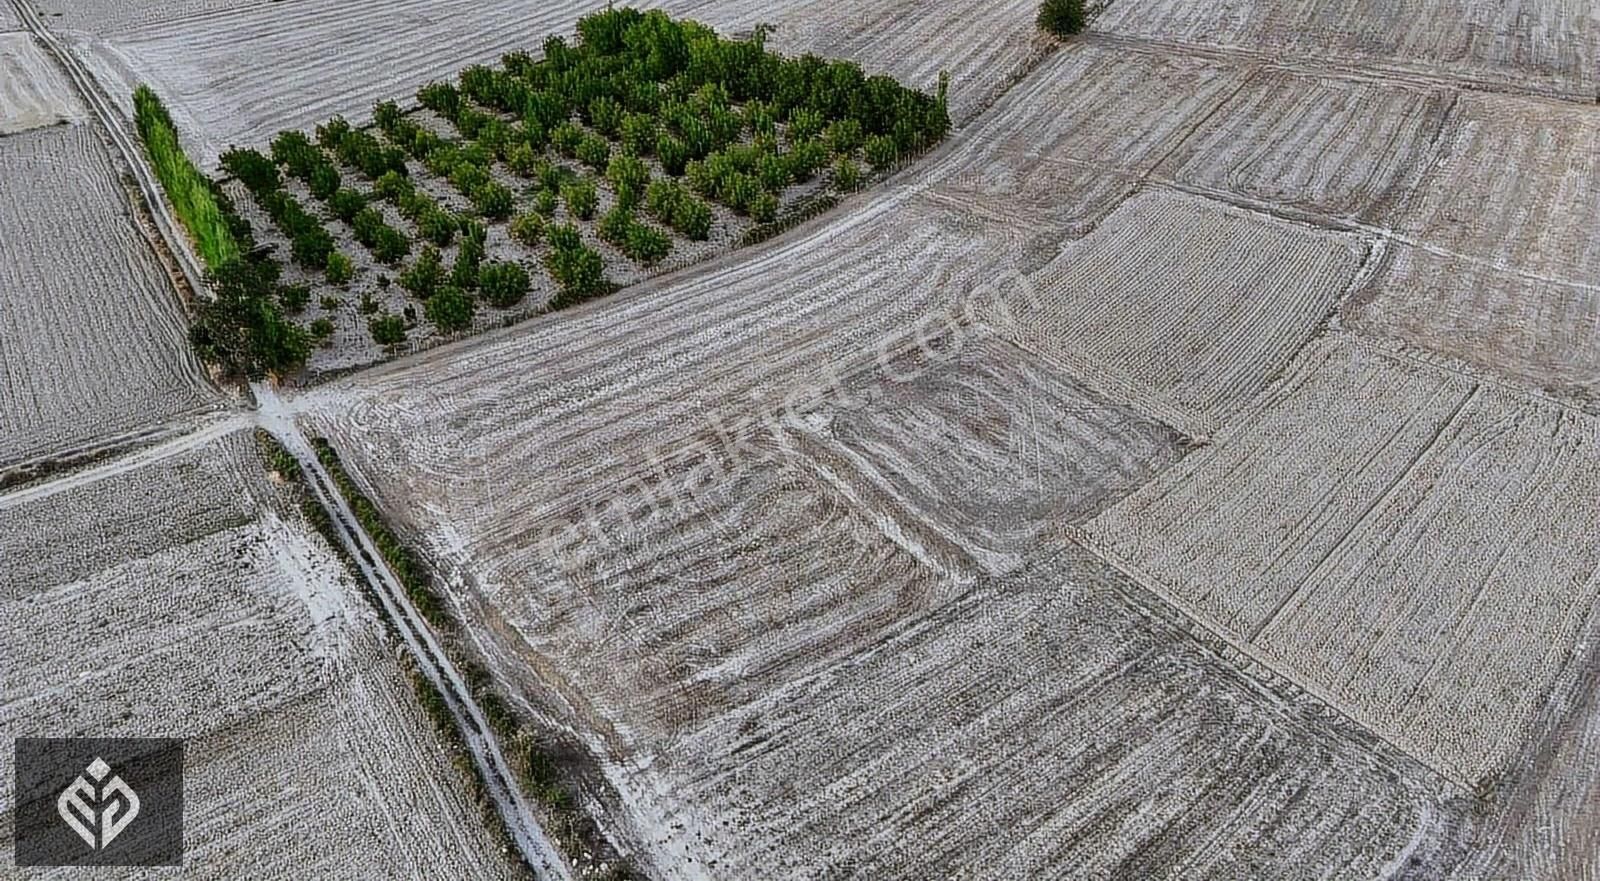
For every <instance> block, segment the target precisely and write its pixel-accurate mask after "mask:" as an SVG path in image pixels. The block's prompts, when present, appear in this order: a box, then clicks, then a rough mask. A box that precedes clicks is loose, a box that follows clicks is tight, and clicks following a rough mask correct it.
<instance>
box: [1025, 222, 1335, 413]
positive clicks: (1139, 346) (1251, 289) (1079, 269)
mask: <svg viewBox="0 0 1600 881" xmlns="http://www.w3.org/2000/svg"><path fill="white" fill-rule="evenodd" d="M1365 251H1366V248H1365V246H1364V245H1363V243H1362V242H1361V241H1360V240H1359V239H1357V238H1355V237H1354V236H1348V235H1342V234H1337V233H1330V232H1327V231H1324V230H1320V229H1315V228H1312V227H1306V226H1300V225H1297V224H1292V223H1289V222H1286V221H1281V220H1276V219H1273V218H1270V217H1267V216H1265V215H1258V214H1254V213H1251V212H1247V211H1244V210H1241V209H1236V208H1231V207H1227V206H1222V205H1219V204H1217V203H1216V202H1213V201H1210V200H1204V199H1199V198H1195V197H1190V196H1182V195H1175V194H1171V193H1165V192H1152V193H1148V194H1144V195H1140V196H1137V197H1135V198H1133V199H1130V200H1129V201H1127V202H1125V203H1123V204H1122V205H1121V206H1119V207H1118V208H1117V210H1116V211H1114V212H1112V213H1111V214H1110V215H1109V216H1107V218H1106V219H1105V221H1104V222H1102V223H1101V224H1100V226H1099V227H1097V228H1096V229H1095V231H1094V232H1093V233H1091V234H1090V235H1088V236H1086V237H1085V238H1083V239H1080V240H1078V241H1076V242H1073V243H1071V244H1069V245H1068V246H1067V247H1066V248H1064V249H1063V250H1062V251H1061V254H1060V256H1058V257H1057V258H1056V259H1055V260H1054V261H1052V262H1051V263H1050V264H1049V265H1047V266H1045V267H1044V268H1043V269H1041V270H1039V271H1038V272H1036V273H1034V275H1033V276H1032V279H1031V282H1032V284H1031V288H1030V289H1025V290H1020V291H1016V292H1013V293H1011V294H1009V295H1008V297H1007V299H1006V301H1005V302H1004V309H1003V311H1004V312H1005V313H1006V314H1002V315H997V316H996V317H995V318H994V321H995V322H996V324H997V326H999V327H1001V328H1003V330H1002V332H1003V333H1004V334H1005V335H1006V336H1007V337H1008V338H1010V339H1011V340H1013V341H1014V342H1016V343H1018V344H1019V345H1021V346H1023V347H1024V348H1027V349H1029V350H1031V351H1034V352H1037V353H1039V354H1041V355H1044V356H1045V357H1047V358H1049V359H1051V360H1054V361H1056V362H1058V363H1060V364H1063V365H1065V366H1066V367H1067V368H1068V369H1069V370H1070V371H1071V372H1072V373H1073V374H1074V376H1075V377H1076V378H1079V379H1081V380H1084V381H1086V382H1087V383H1088V384H1089V385H1090V386H1092V387H1094V388H1095V389H1096V390H1097V391H1099V392H1100V393H1102V394H1105V395H1106V396H1107V397H1110V398H1111V399H1113V400H1118V401H1128V402H1131V403H1133V404H1134V405H1135V406H1136V407H1138V408H1139V409H1140V410H1142V411H1143V412H1146V413H1148V414H1150V415H1153V416H1155V417H1156V418H1158V419H1160V420H1162V421H1164V422H1166V423H1168V424H1169V425H1172V426H1174V427H1176V428H1178V429H1180V430H1182V431H1184V432H1185V433H1187V434H1190V435H1192V436H1197V437H1204V436H1208V435H1210V434H1211V433H1212V432H1214V431H1216V430H1217V428H1218V427H1219V426H1220V425H1221V424H1222V423H1223V422H1224V421H1225V420H1226V418H1227V417H1228V416H1229V415H1230V414H1231V413H1232V412H1233V411H1234V410H1235V409H1237V408H1238V407H1239V406H1240V405H1242V404H1243V403H1244V402H1245V401H1247V400H1248V399H1249V398H1250V397H1251V396H1252V395H1253V394H1254V393H1255V392H1256V391H1257V390H1259V389H1260V388H1261V386H1262V385H1263V384H1264V383H1265V382H1266V379H1267V377H1269V376H1270V375H1271V374H1272V373H1273V372H1274V371H1276V370H1278V369H1279V368H1280V367H1281V366H1282V365H1283V364H1285V363H1287V361H1288V360H1289V358H1290V357H1291V356H1292V355H1293V353H1294V351H1295V350H1296V349H1297V348H1299V346H1300V345H1301V344H1302V343H1304V342H1305V340H1306V339H1307V338H1308V337H1310V336H1311V334H1312V332H1313V331H1314V330H1315V328H1316V327H1317V326H1318V325H1319V324H1321V322H1322V320H1323V318H1324V317H1325V316H1327V315H1328V314H1329V313H1330V312H1331V311H1332V310H1333V308H1334V304H1335V303H1337V302H1338V299H1339V297H1340V295H1341V294H1342V293H1344V291H1345V290H1346V289H1347V288H1348V287H1349V286H1350V285H1351V283H1352V282H1353V281H1354V280H1355V278H1356V276H1357V274H1358V272H1359V270H1360V268H1361V265H1362V262H1363V259H1364V258H1365Z"/></svg>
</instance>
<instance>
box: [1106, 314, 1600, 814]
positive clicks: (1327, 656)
mask: <svg viewBox="0 0 1600 881" xmlns="http://www.w3.org/2000/svg"><path fill="white" fill-rule="evenodd" d="M1596 429H1597V425H1596V424H1595V423H1594V421H1593V420H1592V419H1589V418H1587V417H1583V416H1580V415H1578V414H1576V413H1573V412H1571V411H1567V410H1564V409H1562V408H1560V407H1558V406H1556V405H1553V404H1549V403H1546V402H1542V401H1539V400H1536V399H1532V398H1528V397H1524V396H1521V395H1518V394H1516V393H1512V392H1508V391H1504V390H1501V389H1498V388H1494V387H1490V386H1486V385H1480V384H1477V383H1474V382H1472V381H1471V380H1469V379H1466V378H1464V377H1461V376H1457V375H1455V374H1451V373H1447V372H1444V371H1441V370H1438V369H1435V368H1433V367H1430V366H1426V365H1422V364H1419V363H1415V362H1411V361H1408V360H1405V359H1401V358H1397V357H1395V356H1390V355H1387V354H1383V353H1380V352H1379V351H1377V350H1375V349H1371V348H1369V347H1367V346H1365V345H1363V344H1360V343H1358V342H1356V341H1354V340H1352V339H1351V338H1348V337H1335V338H1333V339H1330V340H1326V341H1322V342H1319V343H1318V344H1317V345H1316V346H1314V347H1312V348H1310V349H1308V351H1307V352H1306V353H1305V354H1304V355H1303V356H1302V359H1301V361H1300V363H1299V364H1298V365H1297V368H1296V370H1295V372H1294V374H1293V376H1292V377H1291V378H1289V379H1286V380H1285V381H1284V382H1283V383H1282V384H1281V385H1279V386H1277V387H1275V388H1274V389H1273V393H1272V396H1271V399H1270V401H1269V403H1268V404H1267V405H1266V406H1265V407H1264V408H1263V409H1262V410H1261V411H1260V412H1259V413H1257V414H1255V415H1254V416H1252V417H1251V418H1249V419H1248V420H1246V421H1245V422H1244V423H1242V424H1241V425H1239V426H1238V427H1237V428H1235V429H1231V430H1229V431H1228V432H1226V433H1225V434H1224V435H1222V436H1220V437H1219V438H1218V440H1217V443H1216V445H1215V446H1214V447H1213V448H1211V449H1209V450H1206V451H1205V452H1203V453H1199V454H1196V455H1194V456H1191V457H1189V458H1188V459H1187V460H1185V462H1184V463H1183V464H1182V465H1180V466H1179V467H1177V468H1174V469H1172V470H1171V471H1169V472H1167V474H1165V475H1163V476H1162V477H1161V478H1159V479H1157V480H1156V481H1154V482H1153V483H1151V484H1149V485H1148V486H1146V487H1144V488H1143V489H1141V490H1139V491H1137V492H1135V493H1134V494H1132V495H1130V496H1129V497H1128V498H1126V499H1125V500H1123V501H1122V502H1121V503H1120V504H1118V505H1117V506H1115V507H1113V508H1112V509H1111V510H1109V511H1108V512H1107V513H1105V514H1102V515H1101V516H1100V517H1098V518H1097V519H1095V520H1094V521H1093V522H1091V524H1090V525H1089V527H1088V533H1089V535H1091V536H1092V537H1093V539H1094V540H1095V541H1096V542H1098V543H1100V544H1102V545H1103V546H1105V547H1106V548H1107V549H1108V550H1109V551H1110V552H1111V553H1112V554H1114V555H1115V556H1116V557H1118V558H1120V559H1122V560H1125V561H1127V562H1128V563H1129V564H1130V565H1131V566H1133V567H1134V568H1136V569H1137V570H1139V571H1141V572H1143V573H1147V574H1148V576H1149V577H1150V578H1151V579H1153V581H1154V583H1156V584H1158V585H1160V586H1161V589H1162V590H1163V591H1164V592H1165V593H1166V594H1167V595H1168V598H1169V599H1170V600H1171V601H1172V602H1173V603H1175V604H1176V605H1178V606H1180V607H1181V608H1184V609H1185V610H1188V611H1189V612H1191V613H1192V614H1194V615H1195V616H1196V617H1198V618H1200V619H1201V620H1202V621H1206V622H1208V623H1209V624H1210V625H1211V626H1213V627H1215V628H1216V629H1217V630H1218V631H1219V632H1221V633H1223V634H1226V635H1227V636H1228V637H1229V638H1230V639H1232V640H1234V641H1236V642H1238V643H1240V644H1242V645H1246V646H1248V647H1249V648H1250V650H1251V651H1252V652H1254V653H1256V654H1258V655H1259V656H1260V657H1262V658H1264V659H1265V660H1267V661H1268V662H1269V663H1271V664H1272V665H1274V666H1275V667H1277V668H1278V669H1280V670H1284V671H1286V672H1287V673H1289V674H1290V675H1291V676H1293V677H1294V678H1295V679H1296V680H1297V681H1303V682H1305V683H1308V684H1309V685H1310V687H1311V688H1312V690H1313V691H1315V692H1316V693H1318V694H1320V695H1322V696H1324V697H1325V698H1326V699H1328V700H1329V701H1330V702H1331V703H1332V704H1333V705H1334V706H1337V707H1339V708H1341V709H1342V710H1344V711H1345V712H1347V713H1349V714H1350V715H1351V716H1353V717H1354V718H1355V719H1357V720H1358V721H1360V722H1361V723H1362V724H1364V725H1367V726H1368V727H1370V728H1371V729H1372V730H1374V731H1377V732H1379V733H1380V734H1382V735H1383V736H1384V737H1386V738H1388V739H1390V740H1391V741H1393V742H1395V743H1397V744H1401V745H1403V746H1404V747H1405V748H1406V749H1408V750H1411V751H1413V752H1414V753H1415V754H1416V755H1418V756H1419V757H1421V758H1422V759H1424V760H1425V761H1427V762H1428V763H1429V764H1430V765H1432V766H1433V767H1435V768H1438V769H1440V770H1441V771H1443V772H1444V773H1446V774H1448V775H1450V776H1451V777H1452V778H1454V779H1456V780H1458V781H1460V782H1463V783H1465V784H1473V783H1476V782H1477V781H1479V780H1482V779H1484V778H1486V777H1489V776H1492V775H1494V774H1496V773H1497V772H1499V771H1500V770H1501V769H1502V768H1503V767H1504V766H1505V765H1506V763H1507V761H1508V759H1509V758H1510V756H1511V755H1512V754H1513V753H1514V752H1515V751H1516V750H1517V749H1518V747H1519V746H1520V744H1521V743H1522V742H1523V740H1524V739H1525V737H1526V736H1527V734H1528V732H1529V729H1530V726H1531V724H1532V716H1533V713H1534V712H1535V711H1536V710H1537V708H1538V707H1540V706H1541V705H1542V704H1543V701H1544V699H1545V696H1546V694H1547V692H1548V690H1549V688H1550V687H1551V685H1552V683H1553V681H1554V679H1555V677H1556V676H1557V675H1558V673H1559V672H1560V671H1561V669H1562V667H1563V665H1565V664H1566V663H1567V659H1568V657H1569V653H1570V652H1571V651H1572V650H1573V647H1574V644H1575V642H1576V640H1577V638H1578V636H1579V627H1580V625H1581V624H1582V622H1584V621H1585V620H1586V619H1587V617H1588V615H1589V613H1590V610H1591V608H1592V607H1593V605H1594V603H1595V598H1596V594H1597V593H1600V577H1597V575H1596V573H1597V571H1600V568H1597V567H1600V549H1597V548H1596V547H1595V545H1594V542H1593V536H1594V535H1595V534H1596V532H1597V530H1600V456H1597V455H1596V452H1597V450H1596V444H1597V442H1600V432H1597V430H1596ZM1486 514H1489V516H1485V515H1486Z"/></svg>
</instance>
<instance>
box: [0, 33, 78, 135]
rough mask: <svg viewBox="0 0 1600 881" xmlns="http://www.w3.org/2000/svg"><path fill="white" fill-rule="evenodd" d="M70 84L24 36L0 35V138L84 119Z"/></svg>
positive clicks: (33, 43) (31, 41)
mask: <svg viewBox="0 0 1600 881" xmlns="http://www.w3.org/2000/svg"><path fill="white" fill-rule="evenodd" d="M85 116H86V114H85V112H84V109H83V104H82V103H81V102H80V101H79V100H78V96H77V93H76V92H74V91H73V90H72V83H71V82H69V81H68V80H67V76H66V74H64V73H62V72H61V69H60V68H59V67H57V66H56V63H55V62H54V61H53V60H51V59H50V57H49V56H47V55H45V54H44V50H42V49H40V48H39V44H38V43H36V42H34V39H33V37H31V36H29V35H28V34H21V33H18V34H0V136H3V135H10V134H15V133H16V132H21V131H27V130H28V129H30V128H38V127H40V126H45V125H55V124H56V123H58V122H69V121H74V120H80V119H83V118H85Z"/></svg>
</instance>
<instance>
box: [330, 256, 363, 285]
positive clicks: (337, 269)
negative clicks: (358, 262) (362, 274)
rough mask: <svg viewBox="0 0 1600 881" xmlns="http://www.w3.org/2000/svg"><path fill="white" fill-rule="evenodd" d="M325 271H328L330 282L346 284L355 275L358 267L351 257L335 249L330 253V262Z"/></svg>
mask: <svg viewBox="0 0 1600 881" xmlns="http://www.w3.org/2000/svg"><path fill="white" fill-rule="evenodd" d="M323 271H324V272H326V273H327V276H328V284H335V285H345V284H349V283H350V279H352V278H354V277H355V274H356V267H355V264H354V263H352V262H350V258H349V257H346V256H345V255H343V254H341V253H339V252H338V251H334V252H333V253H331V254H329V255H328V264H327V266H325V267H324V268H323Z"/></svg>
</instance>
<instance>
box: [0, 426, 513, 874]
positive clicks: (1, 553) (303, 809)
mask: <svg viewBox="0 0 1600 881" xmlns="http://www.w3.org/2000/svg"><path fill="white" fill-rule="evenodd" d="M207 437H208V436H207V435H198V436H196V437H195V438H194V439H193V440H190V439H188V438H186V439H184V440H183V441H179V442H172V443H170V444H168V445H166V447H165V448H164V450H163V451H162V452H161V453H160V455H152V456H150V457H148V458H146V459H145V460H142V461H141V462H128V461H127V460H123V461H121V462H114V463H111V464H108V465H104V466H99V467H97V468H96V469H92V470H90V471H88V472H83V473H80V474H78V475H74V476H73V477H72V478H70V479H66V480H61V481H57V482H55V483H53V484H48V485H44V486H42V487H38V488H34V489H30V490H25V491H22V492H20V493H13V494H11V495H7V496H0V583H4V584H5V585H6V588H5V590H4V593H3V595H0V632H3V633H4V635H5V636H4V641H5V644H6V645H7V646H9V647H10V648H9V649H8V651H7V652H6V653H5V656H4V660H3V661H0V727H3V728H4V729H5V730H6V731H7V732H8V733H11V734H13V735H16V736H22V735H52V736H74V735H95V736H121V735H126V736H138V735H161V736H179V737H184V738H186V739H187V741H188V747H187V750H186V756H185V761H186V768H185V774H186V778H187V781H186V786H187V790H188V797H187V798H186V811H187V815H186V817H185V822H186V825H187V840H188V841H189V843H190V847H189V849H188V850H187V852H186V864H187V867H188V869H189V870H190V871H191V872H193V873H195V874H197V875H199V876H202V877H229V876H232V875H234V874H236V870H237V868H238V866H240V865H249V866H251V867H252V869H253V871H256V872H259V873H260V874H262V875H263V876H273V875H276V874H278V873H286V874H302V873H305V874H310V875H313V876H318V875H327V874H339V873H340V872H342V871H344V870H345V869H347V868H348V867H349V866H350V865H356V864H359V865H363V866H368V867H372V869H373V870H374V871H377V872H379V873H380V874H383V875H385V876H403V875H406V876H408V875H418V874H434V873H437V872H454V871H457V870H460V871H465V872H468V873H469V874H471V875H473V876H474V877H491V878H492V877H500V878H511V877H517V876H516V875H515V873H514V872H513V871H512V868H511V867H510V866H508V865H507V864H506V863H505V862H504V861H503V860H502V859H501V858H500V857H499V856H498V854H499V849H498V847H497V846H496V845H495V844H494V843H493V841H492V839H490V838H489V836H488V834H487V833H486V832H485V829H484V827H483V825H482V821H481V819H480V816H479V813H478V810H477V808H476V807H475V806H473V805H472V804H471V803H470V802H469V801H468V800H467V797H466V794H465V793H466V789H465V787H464V785H463V783H462V781H461V780H460V779H459V778H457V777H456V776H455V775H456V773H457V772H456V771H455V769H454V768H453V767H452V765H451V763H450V760H449V758H448V756H447V755H446V754H445V753H444V751H443V750H442V749H441V748H440V746H439V745H438V742H437V740H436V739H435V738H434V736H433V733H432V729H431V727H429V726H428V725H427V722H426V719H425V718H424V717H423V715H422V711H421V710H420V709H419V708H418V706H417V704H416V700H415V698H414V697H413V695H412V693H411V686H410V685H409V684H408V683H407V682H406V681H405V679H404V678H403V677H402V675H401V673H400V671H399V670H398V669H397V668H396V667H395V666H394V661H393V649H392V648H390V647H388V646H386V645H385V644H384V642H383V640H382V639H381V637H380V634H381V633H382V631H381V629H380V628H379V627H378V626H377V622H376V621H375V620H373V616H374V615H373V612H372V611H371V610H370V609H369V608H367V607H366V606H365V603H364V600H363V599H361V598H360V595H359V594H358V593H357V588H356V586H355V585H353V584H352V583H351V582H350V580H349V579H348V577H347V576H346V575H345V574H344V569H343V564H342V563H340V562H339V560H338V558H337V557H335V556H334V555H333V554H332V552H331V551H330V550H329V548H328V547H327V545H326V544H324V543H323V542H322V539H321V538H320V537H316V536H314V534H313V533H311V532H309V531H308V530H307V528H306V527H305V526H304V525H303V524H302V523H301V522H300V521H299V515H298V513H295V512H294V510H293V509H292V508H291V507H290V506H289V505H288V504H287V503H286V501H285V499H284V498H282V497H281V496H280V495H279V493H280V490H279V489H278V488H277V487H276V486H275V485H274V484H273V483H272V482H271V481H270V480H269V479H268V477H267V474H266V471H265V466H264V464H263V462H262V460H261V459H260V458H259V457H258V455H257V453H256V447H255V440H254V438H253V436H252V434H251V433H250V432H249V431H236V432H233V433H227V434H222V435H221V436H218V437H216V438H215V439H212V440H209V441H208V440H207V439H206V438H207ZM49 634H57V635H60V636H61V637H63V638H48V635H49ZM69 636H70V638H66V637H69ZM68 696H70V699H67V697H68ZM11 761H12V753H11V751H10V750H6V751H4V754H3V756H0V778H3V779H4V783H0V787H6V790H4V791H7V792H8V791H9V787H10V786H11V785H12V781H13V777H12V773H11V768H10V767H9V766H10V763H11ZM8 800H9V799H8V798H0V802H4V801H8ZM396 803H398V804H405V805H408V806H411V807H413V808H414V809H416V810H418V811H419V812H420V813H416V814H413V813H410V812H396V811H394V810H392V808H391V807H387V806H390V805H393V804H396ZM10 822H11V819H10V814H9V812H7V813H6V814H4V815H0V826H5V827H6V828H7V829H9V825H10ZM7 835H8V837H9V832H7ZM445 866H448V867H449V868H448V869H446V868H444V867H445Z"/></svg>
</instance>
